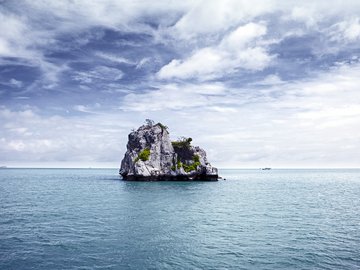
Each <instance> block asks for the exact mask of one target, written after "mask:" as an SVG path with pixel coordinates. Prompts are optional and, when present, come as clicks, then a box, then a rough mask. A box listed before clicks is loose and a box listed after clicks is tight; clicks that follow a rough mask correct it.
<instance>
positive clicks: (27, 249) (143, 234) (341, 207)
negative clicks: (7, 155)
mask: <svg viewBox="0 0 360 270" xmlns="http://www.w3.org/2000/svg"><path fill="white" fill-rule="evenodd" d="M221 175H222V176H224V177H225V178H226V179H227V180H226V181H219V182H124V181H120V180H119V177H118V176H117V170H116V169H114V170H109V169H3V170H0V269H2V270H4V269H17V270H21V269H360V170H271V171H261V170H222V171H221Z"/></svg>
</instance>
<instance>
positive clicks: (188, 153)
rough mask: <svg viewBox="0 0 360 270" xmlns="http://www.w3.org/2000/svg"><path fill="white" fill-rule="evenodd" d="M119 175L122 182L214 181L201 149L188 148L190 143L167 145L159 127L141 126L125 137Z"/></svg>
mask: <svg viewBox="0 0 360 270" xmlns="http://www.w3.org/2000/svg"><path fill="white" fill-rule="evenodd" d="M119 173H120V175H121V176H122V177H123V179H124V180H154V181H155V180H204V181H206V180H208V181H214V180H217V179H218V171H217V169H216V168H214V167H212V166H211V165H210V163H209V162H208V161H207V158H206V152H205V151H204V150H203V149H201V148H200V147H198V146H195V147H194V146H191V139H186V138H184V139H183V140H181V141H177V142H171V141H170V138H169V132H168V131H167V128H166V127H165V126H163V125H162V124H160V123H158V124H155V125H154V124H147V125H143V126H141V127H140V128H139V129H138V130H136V131H133V132H131V133H130V134H129V141H128V144H127V151H126V153H125V156H124V158H123V160H122V161H121V168H120V171H119Z"/></svg>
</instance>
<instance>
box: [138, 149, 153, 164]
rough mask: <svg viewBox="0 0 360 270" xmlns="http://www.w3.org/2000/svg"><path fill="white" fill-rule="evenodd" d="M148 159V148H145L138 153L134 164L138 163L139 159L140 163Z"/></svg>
mask: <svg viewBox="0 0 360 270" xmlns="http://www.w3.org/2000/svg"><path fill="white" fill-rule="evenodd" d="M149 157H150V148H145V149H144V150H142V151H141V152H140V153H139V155H138V156H137V158H135V160H134V162H135V163H136V162H138V161H139V159H141V160H142V161H147V160H149Z"/></svg>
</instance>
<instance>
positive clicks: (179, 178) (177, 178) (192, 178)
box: [122, 175, 219, 182]
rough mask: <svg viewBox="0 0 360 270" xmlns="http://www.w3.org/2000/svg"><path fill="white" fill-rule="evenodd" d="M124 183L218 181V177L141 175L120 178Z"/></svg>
mask: <svg viewBox="0 0 360 270" xmlns="http://www.w3.org/2000/svg"><path fill="white" fill-rule="evenodd" d="M122 180H125V181H208V182H209V181H218V180H219V176H218V175H194V176H187V175H176V176H174V175H156V176H155V175H154V176H141V175H136V176H135V175H127V176H122Z"/></svg>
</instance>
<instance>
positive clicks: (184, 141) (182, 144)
mask: <svg viewBox="0 0 360 270" xmlns="http://www.w3.org/2000/svg"><path fill="white" fill-rule="evenodd" d="M191 141H192V138H186V137H182V138H179V139H178V140H177V141H174V142H171V144H172V146H173V147H174V148H186V149H189V148H190V146H191Z"/></svg>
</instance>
